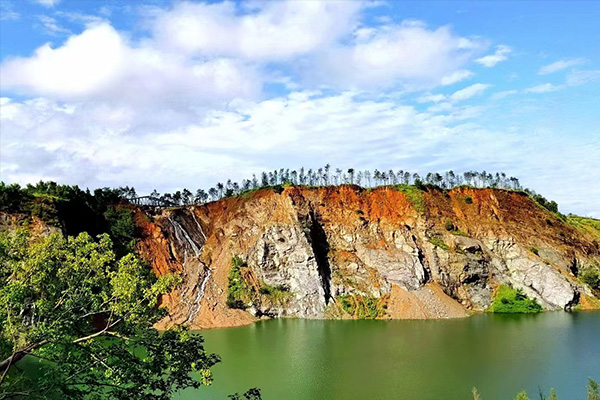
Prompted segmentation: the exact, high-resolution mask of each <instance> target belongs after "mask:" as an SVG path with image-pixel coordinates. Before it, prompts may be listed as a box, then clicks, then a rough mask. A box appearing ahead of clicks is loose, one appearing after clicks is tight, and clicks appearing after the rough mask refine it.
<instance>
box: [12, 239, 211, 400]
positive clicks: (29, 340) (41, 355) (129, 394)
mask: <svg viewBox="0 0 600 400" xmlns="http://www.w3.org/2000/svg"><path fill="white" fill-rule="evenodd" d="M178 283H179V278H178V277H175V276H172V275H167V276H164V277H162V278H159V279H156V277H154V275H153V274H152V273H151V272H150V269H149V268H148V266H147V265H146V264H145V263H143V262H142V261H141V260H140V259H138V258H137V257H136V256H134V255H132V254H129V255H126V256H124V257H122V258H118V257H116V256H115V253H114V252H113V249H112V242H111V240H110V238H109V236H108V235H106V234H104V235H100V236H99V237H98V240H93V239H92V238H91V237H90V236H89V235H88V234H87V233H82V234H80V235H78V236H77V237H67V238H65V237H62V236H61V235H60V234H58V233H54V234H51V235H49V236H48V237H43V238H39V239H34V238H31V237H30V236H29V234H28V233H27V232H26V231H25V230H20V231H16V232H13V233H7V232H0V377H2V378H0V386H1V390H0V393H2V394H0V399H3V398H12V397H15V393H23V395H22V397H28V398H32V399H66V398H68V399H81V400H92V399H133V400H138V399H139V400H142V399H154V400H158V399H160V400H167V399H170V398H171V396H172V394H173V393H174V392H175V391H177V390H180V389H183V388H186V387H199V386H200V385H202V384H210V383H211V381H212V375H211V373H210V368H211V367H212V366H213V365H214V364H215V363H217V362H218V361H219V358H218V356H216V355H214V354H208V353H206V352H205V350H204V347H203V339H202V337H200V336H198V335H194V334H191V333H190V332H188V331H186V330H185V329H184V328H174V329H170V330H167V331H165V332H163V333H159V332H157V331H156V330H155V329H154V328H153V324H154V323H155V322H157V321H158V320H159V319H160V318H161V317H162V316H163V315H164V312H163V310H162V309H160V308H157V307H156V305H157V298H158V296H159V295H160V294H164V293H166V292H168V291H169V290H171V289H172V287H173V286H174V285H176V284H178ZM23 363H27V365H28V368H21V367H20V366H21V365H22V364H23ZM32 365H33V368H34V370H35V373H34V374H31V373H28V372H27V371H28V370H29V371H31V367H32ZM194 371H197V372H199V373H200V374H201V377H202V379H201V380H200V381H199V380H197V379H195V378H194V377H193V375H192V372H194ZM4 372H7V373H6V375H4Z"/></svg>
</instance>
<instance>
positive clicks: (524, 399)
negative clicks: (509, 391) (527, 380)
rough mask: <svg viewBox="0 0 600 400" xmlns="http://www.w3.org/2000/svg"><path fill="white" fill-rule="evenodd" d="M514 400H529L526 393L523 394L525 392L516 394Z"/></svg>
mask: <svg viewBox="0 0 600 400" xmlns="http://www.w3.org/2000/svg"><path fill="white" fill-rule="evenodd" d="M515 400H529V397H528V396H527V393H525V391H523V392H521V393H519V394H517V397H515Z"/></svg>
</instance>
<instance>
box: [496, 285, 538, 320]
mask: <svg viewBox="0 0 600 400" xmlns="http://www.w3.org/2000/svg"><path fill="white" fill-rule="evenodd" d="M488 311H490V312H494V313H506V314H513V313H537V312H541V311H542V306H541V305H540V304H539V303H538V302H537V300H535V299H529V298H527V296H525V295H524V294H523V292H522V291H521V290H515V289H513V288H510V287H508V286H505V285H501V286H500V287H499V288H498V290H496V294H495V297H494V301H493V303H492V305H491V306H490V308H489V309H488Z"/></svg>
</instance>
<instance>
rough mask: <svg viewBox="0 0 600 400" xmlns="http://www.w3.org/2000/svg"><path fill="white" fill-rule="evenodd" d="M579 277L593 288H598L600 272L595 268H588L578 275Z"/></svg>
mask: <svg viewBox="0 0 600 400" xmlns="http://www.w3.org/2000/svg"><path fill="white" fill-rule="evenodd" d="M579 279H581V281H582V282H583V283H585V284H586V285H588V286H589V287H590V288H592V289H593V290H600V274H599V273H598V270H597V269H595V268H588V269H586V270H585V271H583V273H582V274H581V275H580V276H579Z"/></svg>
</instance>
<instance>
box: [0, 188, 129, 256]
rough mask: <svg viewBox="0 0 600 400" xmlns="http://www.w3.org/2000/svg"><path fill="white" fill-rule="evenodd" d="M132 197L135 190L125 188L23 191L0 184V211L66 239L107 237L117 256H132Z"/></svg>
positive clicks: (31, 189) (29, 189)
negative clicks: (48, 228) (83, 234)
mask: <svg viewBox="0 0 600 400" xmlns="http://www.w3.org/2000/svg"><path fill="white" fill-rule="evenodd" d="M132 197H135V189H133V188H129V187H125V188H118V189H109V188H102V189H96V190H94V192H93V193H91V192H90V191H89V190H86V191H84V190H81V189H80V188H79V187H78V186H69V185H58V184H56V183H55V182H39V183H37V184H36V185H27V186H25V187H21V186H20V185H18V184H13V185H6V184H4V183H3V182H0V211H4V212H7V213H12V214H22V215H24V216H26V217H31V216H34V217H38V218H40V219H42V220H43V221H44V222H46V223H47V224H49V225H52V226H55V227H58V228H61V230H62V231H63V232H64V233H65V234H67V235H72V236H76V235H78V234H79V233H81V232H87V233H89V234H90V235H92V236H96V235H99V234H101V233H108V234H109V235H110V237H111V239H112V241H113V244H114V250H115V251H116V253H117V255H119V256H123V255H125V254H127V253H130V252H132V251H133V247H134V245H135V224H134V223H133V213H132V210H131V207H130V206H129V205H128V202H127V199H129V198H132Z"/></svg>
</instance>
